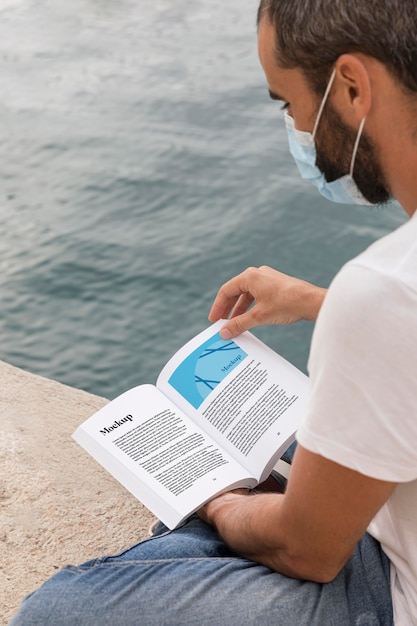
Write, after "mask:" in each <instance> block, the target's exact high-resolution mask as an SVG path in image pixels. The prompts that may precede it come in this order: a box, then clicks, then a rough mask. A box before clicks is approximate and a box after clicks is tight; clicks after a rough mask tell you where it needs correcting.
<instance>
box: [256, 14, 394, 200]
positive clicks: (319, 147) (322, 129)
mask: <svg viewBox="0 0 417 626" xmlns="http://www.w3.org/2000/svg"><path fill="white" fill-rule="evenodd" d="M275 45H276V44H275V33H274V27H273V25H272V24H271V23H270V22H269V20H268V18H264V19H263V20H262V22H261V24H260V26H259V35H258V51H259V58H260V61H261V64H262V67H263V69H264V72H265V76H266V81H267V84H268V87H269V91H270V95H271V97H272V98H273V99H276V100H282V101H283V102H284V103H285V106H286V108H287V110H288V113H289V114H290V115H291V116H292V117H293V119H294V123H295V127H296V128H297V129H298V130H302V131H308V132H312V130H313V128H314V123H315V120H316V118H317V113H318V109H319V106H320V101H321V99H320V98H319V97H317V94H315V93H314V92H313V90H312V89H311V87H310V85H309V84H308V83H307V81H306V78H305V77H304V75H303V74H302V72H301V71H300V70H299V69H282V68H281V67H279V66H278V65H277V62H276V59H275V54H274V50H275ZM357 132H358V129H352V128H350V126H348V125H347V124H345V123H344V122H343V120H342V118H341V116H340V115H339V113H338V112H337V111H336V110H335V109H334V108H333V107H332V104H331V101H330V100H328V101H327V102H326V105H325V107H324V111H323V114H322V117H321V119H320V123H319V126H318V130H317V134H316V137H315V144H316V154H317V160H316V165H317V167H318V168H319V170H320V171H321V172H322V173H323V174H324V177H325V179H326V180H327V182H331V181H333V180H336V179H338V178H341V177H342V176H344V175H345V174H348V173H349V170H350V162H351V158H352V153H353V149H354V144H355V140H356V136H357ZM354 178H355V182H356V184H357V186H358V188H359V190H360V191H361V193H362V195H363V196H364V197H365V198H366V199H367V200H368V202H371V203H373V204H380V203H384V202H387V201H388V200H389V199H390V193H389V190H388V185H387V182H386V180H385V176H384V173H383V171H382V168H381V166H380V162H379V159H378V156H377V151H376V149H375V146H374V145H373V143H372V141H371V140H370V138H369V136H368V135H367V134H366V129H365V131H364V133H363V134H362V137H361V141H360V144H359V148H358V152H357V155H356V160H355V168H354Z"/></svg>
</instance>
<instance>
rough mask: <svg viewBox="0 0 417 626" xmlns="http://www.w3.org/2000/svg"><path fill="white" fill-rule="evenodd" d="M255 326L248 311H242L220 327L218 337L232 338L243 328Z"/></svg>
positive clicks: (241, 331)
mask: <svg viewBox="0 0 417 626" xmlns="http://www.w3.org/2000/svg"><path fill="white" fill-rule="evenodd" d="M254 326H256V324H255V323H254V320H253V319H252V315H251V314H250V313H243V314H242V315H238V316H237V317H233V318H232V319H230V320H228V321H227V322H226V324H224V326H222V328H221V329H220V337H221V338H222V339H233V337H237V336H238V335H241V334H242V333H243V332H245V330H249V329H250V328H253V327H254Z"/></svg>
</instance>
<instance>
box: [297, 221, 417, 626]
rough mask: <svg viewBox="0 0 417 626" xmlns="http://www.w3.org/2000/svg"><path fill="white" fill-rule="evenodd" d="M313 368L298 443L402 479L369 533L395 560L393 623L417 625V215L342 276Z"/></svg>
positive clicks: (324, 314)
mask: <svg viewBox="0 0 417 626" xmlns="http://www.w3.org/2000/svg"><path fill="white" fill-rule="evenodd" d="M309 370H310V378H311V402H310V404H309V407H308V411H307V415H306V418H305V420H304V422H303V424H302V425H301V427H300V429H299V432H298V435H297V439H298V441H299V442H300V443H301V445H302V446H303V447H305V448H306V449H308V450H310V451H311V452H315V453H317V454H321V455H322V456H324V457H326V458H328V459H330V460H332V461H335V462H336V463H339V464H341V465H343V466H346V467H349V468H351V469H354V470H356V471H358V472H361V473H362V474H364V475H366V476H371V477H373V478H377V479H380V480H387V481H392V482H396V483H399V484H398V486H397V487H396V489H395V491H394V493H393V495H392V496H391V497H390V499H389V500H388V502H387V503H386V504H385V505H384V506H383V507H382V509H381V510H380V511H379V513H378V514H377V516H376V517H375V519H374V520H373V521H372V523H371V525H370V527H369V532H370V533H371V534H372V535H373V536H374V537H376V538H377V539H378V540H379V541H380V542H381V545H382V547H383V549H384V551H385V553H386V554H387V555H388V557H389V558H390V560H391V588H392V598H393V604H394V621H395V624H396V626H400V625H401V626H403V625H404V626H405V625H406V626H410V625H412V624H417V215H415V216H414V217H413V218H412V219H411V220H409V221H408V222H407V223H406V224H404V225H403V226H401V227H400V228H399V229H397V230H396V231H394V232H393V233H391V234H390V235H388V236H386V237H384V238H383V239H380V240H379V241H378V242H377V243H375V244H373V245H372V246H371V247H370V248H368V250H366V251H365V252H364V253H363V254H361V255H360V256H358V257H357V258H355V259H353V260H352V261H350V262H349V263H347V264H346V265H345V266H344V267H343V268H342V270H341V271H340V272H339V274H338V275H337V276H336V278H335V279H334V281H333V282H332V284H331V286H330V289H329V291H328V294H327V296H326V298H325V301H324V303H323V306H322V309H321V311H320V315H319V318H318V320H317V323H316V327H315V330H314V334H313V340H312V346H311V353H310V359H309Z"/></svg>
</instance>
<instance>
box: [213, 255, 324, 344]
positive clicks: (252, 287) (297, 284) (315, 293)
mask: <svg viewBox="0 0 417 626" xmlns="http://www.w3.org/2000/svg"><path fill="white" fill-rule="evenodd" d="M325 295H326V289H322V288H321V287H316V286H315V285H312V284H311V283H307V282H305V281H303V280H299V279H298V278H294V277H293V276H287V275H286V274H282V273H281V272H278V271H276V270H273V269H272V268H270V267H266V266H263V267H260V268H255V267H250V268H248V269H247V270H245V271H244V272H242V274H239V275H238V276H235V278H232V279H231V280H229V281H228V282H227V283H225V284H224V285H223V286H222V287H221V288H220V290H219V292H218V294H217V296H216V299H215V301H214V303H213V306H212V308H211V311H210V314H209V320H210V321H211V322H216V321H217V320H219V319H222V318H227V317H228V316H229V315H230V320H229V321H228V322H226V323H225V325H224V326H223V328H222V332H221V335H222V337H223V338H224V339H230V338H231V337H236V336H237V335H239V334H240V333H242V332H243V331H245V330H248V329H249V328H253V327H254V326H260V325H263V324H292V323H294V322H297V321H299V320H312V321H314V320H316V318H317V315H318V312H319V310H320V307H321V305H322V302H323V300H324V296H325ZM254 302H255V305H254V306H253V307H252V308H250V307H251V305H252V304H253V303H254Z"/></svg>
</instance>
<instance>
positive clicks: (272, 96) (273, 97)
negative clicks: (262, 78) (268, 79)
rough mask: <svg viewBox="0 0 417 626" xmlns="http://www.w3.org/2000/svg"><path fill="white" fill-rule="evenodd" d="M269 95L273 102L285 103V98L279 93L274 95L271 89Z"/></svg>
mask: <svg viewBox="0 0 417 626" xmlns="http://www.w3.org/2000/svg"><path fill="white" fill-rule="evenodd" d="M268 93H269V97H270V98H271V100H280V101H281V102H285V98H283V97H282V96H280V95H279V94H277V93H274V92H273V91H271V90H270V89H268Z"/></svg>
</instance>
